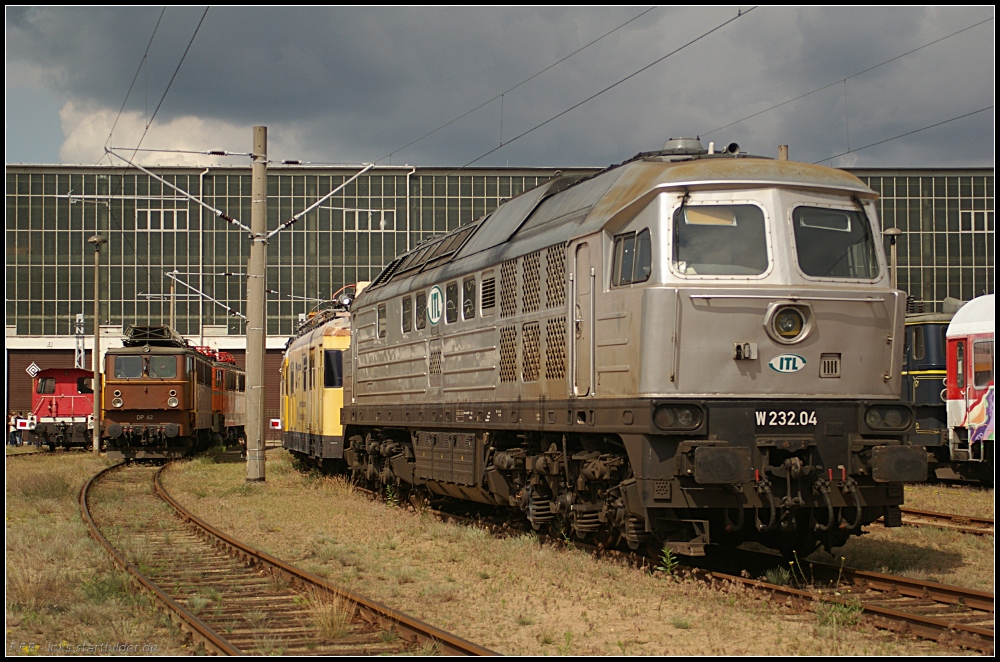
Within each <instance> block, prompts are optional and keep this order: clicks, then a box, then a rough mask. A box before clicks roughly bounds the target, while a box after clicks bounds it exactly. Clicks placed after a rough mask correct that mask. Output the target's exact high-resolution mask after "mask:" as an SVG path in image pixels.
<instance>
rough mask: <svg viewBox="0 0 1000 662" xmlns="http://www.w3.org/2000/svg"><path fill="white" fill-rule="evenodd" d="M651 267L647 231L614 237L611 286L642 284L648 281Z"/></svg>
mask: <svg viewBox="0 0 1000 662" xmlns="http://www.w3.org/2000/svg"><path fill="white" fill-rule="evenodd" d="M652 266H653V265H652V247H651V242H650V240H649V230H643V231H642V232H640V233H639V234H638V235H636V233H634V232H631V233H629V234H623V235H621V236H619V237H615V252H614V264H613V265H612V270H611V284H612V285H630V284H632V283H643V282H645V281H647V280H649V274H650V272H651V271H652Z"/></svg>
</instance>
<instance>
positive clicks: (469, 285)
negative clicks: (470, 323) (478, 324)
mask: <svg viewBox="0 0 1000 662" xmlns="http://www.w3.org/2000/svg"><path fill="white" fill-rule="evenodd" d="M475 316H476V279H475V277H472V278H466V279H465V280H464V281H462V319H466V320H471V319H473V318H474V317H475Z"/></svg>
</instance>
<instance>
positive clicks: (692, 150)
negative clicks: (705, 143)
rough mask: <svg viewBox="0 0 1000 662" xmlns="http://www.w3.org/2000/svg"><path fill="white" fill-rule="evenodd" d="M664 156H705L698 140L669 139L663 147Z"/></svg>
mask: <svg viewBox="0 0 1000 662" xmlns="http://www.w3.org/2000/svg"><path fill="white" fill-rule="evenodd" d="M663 153H664V154H707V152H706V151H705V148H704V147H702V146H701V140H699V139H698V138H671V139H670V140H668V141H667V142H666V144H665V145H663Z"/></svg>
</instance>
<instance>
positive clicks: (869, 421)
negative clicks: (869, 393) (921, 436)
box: [865, 405, 910, 430]
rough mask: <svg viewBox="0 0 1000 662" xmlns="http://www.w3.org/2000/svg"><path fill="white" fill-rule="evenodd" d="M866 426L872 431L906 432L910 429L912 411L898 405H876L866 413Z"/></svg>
mask: <svg viewBox="0 0 1000 662" xmlns="http://www.w3.org/2000/svg"><path fill="white" fill-rule="evenodd" d="M865 424H866V425H868V427H869V428H871V429H872V430H905V429H906V428H908V427H910V410H909V409H907V408H906V407H900V406H896V405H875V406H873V407H869V408H868V411H866V412H865Z"/></svg>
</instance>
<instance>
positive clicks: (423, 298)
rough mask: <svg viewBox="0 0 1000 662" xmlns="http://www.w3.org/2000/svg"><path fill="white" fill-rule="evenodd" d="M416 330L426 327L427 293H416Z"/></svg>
mask: <svg viewBox="0 0 1000 662" xmlns="http://www.w3.org/2000/svg"><path fill="white" fill-rule="evenodd" d="M415 312H416V321H417V328H418V329H422V328H424V327H425V326H427V293H426V292H417V308H416V311H415Z"/></svg>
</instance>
